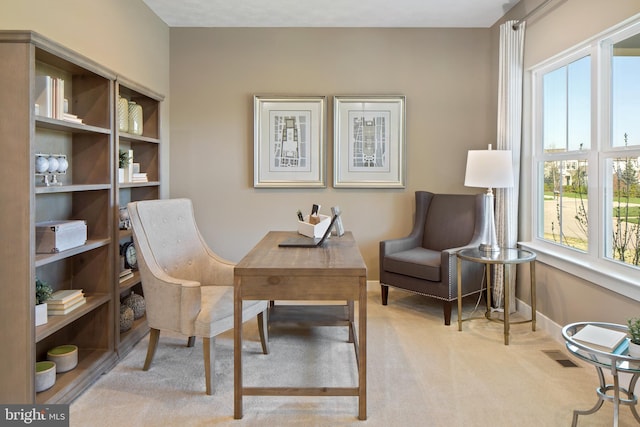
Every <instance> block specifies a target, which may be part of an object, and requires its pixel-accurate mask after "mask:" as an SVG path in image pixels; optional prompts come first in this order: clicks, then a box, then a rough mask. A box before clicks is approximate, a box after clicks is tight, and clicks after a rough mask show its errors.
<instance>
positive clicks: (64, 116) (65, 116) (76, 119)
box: [62, 113, 82, 124]
mask: <svg viewBox="0 0 640 427" xmlns="http://www.w3.org/2000/svg"><path fill="white" fill-rule="evenodd" d="M62 120H66V121H68V122H73V123H80V124H81V123H82V119H81V118H79V117H78V116H76V115H75V114H69V113H62Z"/></svg>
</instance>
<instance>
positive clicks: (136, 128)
mask: <svg viewBox="0 0 640 427" xmlns="http://www.w3.org/2000/svg"><path fill="white" fill-rule="evenodd" d="M142 118H143V116H142V105H139V104H136V103H135V102H134V101H129V133H132V134H134V135H142Z"/></svg>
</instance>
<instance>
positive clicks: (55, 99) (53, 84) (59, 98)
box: [35, 75, 82, 124]
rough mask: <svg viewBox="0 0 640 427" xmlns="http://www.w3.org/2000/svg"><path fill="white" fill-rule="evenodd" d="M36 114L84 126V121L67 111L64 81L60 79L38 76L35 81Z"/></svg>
mask: <svg viewBox="0 0 640 427" xmlns="http://www.w3.org/2000/svg"><path fill="white" fill-rule="evenodd" d="M35 90H36V101H35V104H36V114H37V115H38V116H42V117H49V118H52V119H58V120H66V121H68V122H73V123H79V124H82V119H81V118H79V117H78V116H76V115H75V114H70V113H69V112H68V111H67V100H66V99H65V98H64V80H63V79H61V78H60V77H52V76H46V75H38V76H36V79H35Z"/></svg>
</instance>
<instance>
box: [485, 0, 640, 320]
mask: <svg viewBox="0 0 640 427" xmlns="http://www.w3.org/2000/svg"><path fill="white" fill-rule="evenodd" d="M540 3H541V0H535V1H534V0H523V1H522V2H521V3H519V4H518V5H516V6H515V7H514V8H513V9H512V10H511V11H510V12H509V13H508V14H507V15H506V17H505V19H519V18H520V17H522V16H524V15H525V14H526V13H528V12H529V11H530V10H533V9H534V8H535V7H536V6H537V5H538V4H540ZM637 13H640V1H638V0H633V1H630V0H607V1H602V0H554V1H552V2H551V3H550V4H549V5H548V6H546V7H545V8H543V9H541V11H540V12H539V13H536V14H535V15H533V16H532V17H531V18H530V19H529V20H528V22H527V25H526V37H525V70H527V69H530V68H531V67H532V66H534V65H536V64H538V63H540V62H542V61H544V60H546V59H547V58H550V57H552V56H554V55H557V54H559V53H561V52H563V51H565V50H567V49H569V48H571V47H573V46H575V45H577V44H579V43H581V42H583V41H585V40H587V39H589V38H591V37H593V36H595V35H597V34H599V33H601V32H602V31H604V30H606V29H608V28H610V27H612V26H614V25H616V24H617V23H619V22H622V21H624V20H626V19H628V18H629V17H631V16H633V15H635V14H637ZM492 34H493V35H492V38H493V40H494V46H496V47H495V51H494V55H497V41H498V37H499V29H498V26H497V25H496V26H494V27H493V28H492ZM526 96H527V95H526V94H525V97H526ZM525 120H527V118H525ZM528 152H530V141H529V138H528V135H527V134H526V132H525V146H524V149H523V155H524V156H528V154H527V153H528ZM530 171H531V169H530V166H529V163H528V159H525V161H524V163H523V171H522V180H521V185H522V186H528V185H530V178H529V177H530V175H531V172H530ZM523 194H524V193H523ZM530 209H531V204H530V202H529V200H528V199H527V198H526V197H523V198H522V200H521V212H522V213H521V238H522V239H523V240H527V239H529V238H530V236H529V234H528V233H529V232H528V228H527V227H526V225H527V224H528V223H529V220H530V218H531V217H530V215H527V212H528V211H530ZM536 273H537V291H538V297H537V308H538V311H539V312H541V313H542V314H544V315H545V316H547V317H548V318H550V319H551V320H552V321H553V322H555V323H557V324H559V325H565V324H567V323H571V322H577V321H583V320H597V321H606V322H614V323H624V322H625V320H626V319H627V318H628V317H632V316H638V315H639V304H638V301H635V300H633V299H630V298H627V297H624V296H622V295H620V294H616V293H614V292H611V291H609V290H607V289H605V288H603V287H601V286H598V285H597V284H594V283H591V282H588V281H585V280H582V279H580V278H578V277H576V276H573V275H571V274H568V273H566V272H564V271H561V270H559V269H556V268H554V267H552V266H549V265H546V264H543V263H538V266H537V272H536ZM523 279H524V280H523V281H522V283H521V284H520V285H519V289H518V297H519V298H522V299H523V300H525V301H527V302H529V301H530V298H529V297H528V296H527V294H528V292H529V286H528V277H523Z"/></svg>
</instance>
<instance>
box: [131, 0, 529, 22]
mask: <svg viewBox="0 0 640 427" xmlns="http://www.w3.org/2000/svg"><path fill="white" fill-rule="evenodd" d="M143 1H144V2H145V3H146V4H147V6H148V7H149V8H150V9H151V10H152V11H153V12H154V13H155V14H156V15H158V16H159V17H160V19H162V20H163V21H164V22H165V23H166V24H167V25H168V26H170V27H409V28H420V27H440V28H446V27H453V28H455V27H471V28H475V27H480V28H487V27H490V26H492V25H493V24H494V23H495V22H496V21H497V20H498V19H500V18H501V17H502V15H504V14H505V13H506V12H507V11H508V10H509V9H511V7H512V6H513V5H515V4H516V3H517V2H518V0H269V1H265V0H179V1H176V0H143Z"/></svg>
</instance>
